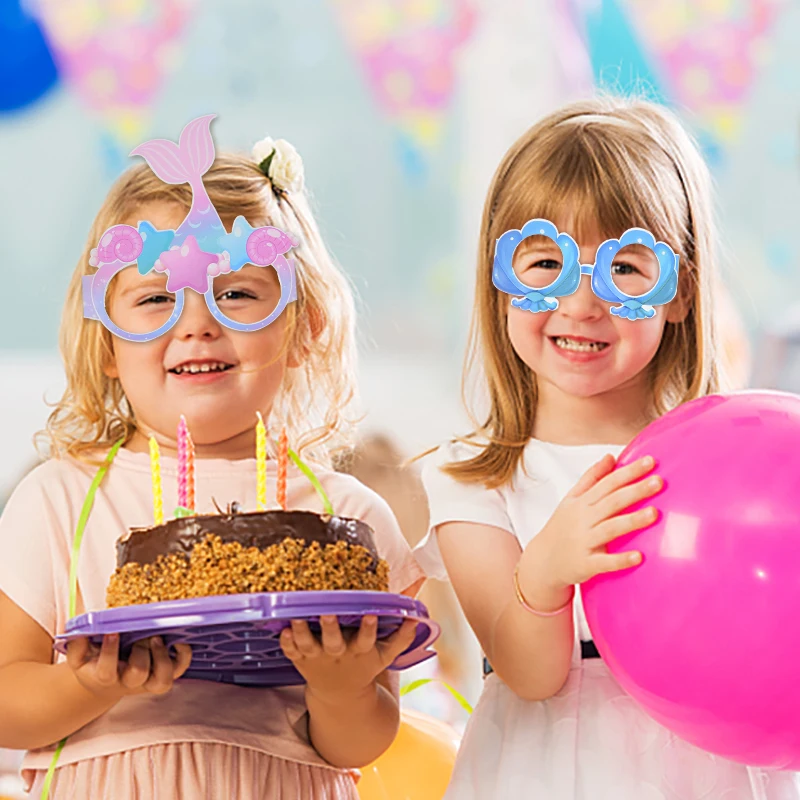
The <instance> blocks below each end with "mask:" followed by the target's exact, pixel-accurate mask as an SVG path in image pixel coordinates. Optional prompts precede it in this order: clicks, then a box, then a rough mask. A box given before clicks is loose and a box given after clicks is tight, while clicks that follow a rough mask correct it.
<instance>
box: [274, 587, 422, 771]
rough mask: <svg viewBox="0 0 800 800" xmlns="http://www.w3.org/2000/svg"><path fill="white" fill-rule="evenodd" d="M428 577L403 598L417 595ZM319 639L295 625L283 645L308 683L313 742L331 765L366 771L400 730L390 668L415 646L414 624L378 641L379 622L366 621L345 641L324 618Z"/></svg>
mask: <svg viewBox="0 0 800 800" xmlns="http://www.w3.org/2000/svg"><path fill="white" fill-rule="evenodd" d="M423 583H424V579H422V580H420V581H418V582H416V583H415V584H414V585H413V586H411V587H409V588H408V589H406V590H405V591H404V592H403V594H405V595H408V596H409V597H414V596H415V595H416V594H417V592H418V591H419V588H420V586H421V585H422V584H423ZM320 625H321V627H322V636H321V637H320V638H319V639H318V638H316V637H315V636H313V634H312V633H311V632H310V630H309V628H308V625H306V624H305V623H300V622H292V627H291V628H287V629H286V630H285V631H284V632H283V633H282V634H281V646H282V647H283V650H284V653H285V654H286V656H287V657H288V658H290V659H291V660H292V662H293V663H294V665H295V667H297V669H298V670H299V671H300V672H301V674H302V675H303V677H304V678H305V679H306V705H307V707H308V714H309V724H308V728H309V731H308V732H309V739H310V740H311V744H312V745H313V747H314V749H315V750H316V751H317V752H318V753H319V754H320V755H321V756H322V758H324V759H325V760H326V761H327V762H328V763H329V764H332V765H333V766H335V767H340V768H341V769H352V768H358V767H364V766H366V765H367V764H370V763H372V762H373V761H374V760H375V759H376V758H378V756H380V755H381V754H382V753H384V752H385V751H386V750H387V749H388V748H389V746H390V745H391V744H392V742H393V741H394V739H395V737H396V736H397V731H398V730H399V727H400V702H399V694H400V692H399V686H400V681H399V678H398V676H397V675H396V674H395V673H393V672H390V671H388V670H387V667H388V666H389V665H391V664H392V663H393V662H394V660H395V658H397V656H398V655H400V653H403V652H404V651H405V650H406V649H407V648H408V647H409V646H410V645H411V643H412V642H413V640H414V636H415V634H416V629H417V626H416V623H414V622H405V623H403V625H402V626H401V627H400V629H399V630H398V631H397V632H396V633H395V634H393V636H391V637H390V638H389V639H387V640H385V641H383V642H378V641H377V620H376V618H375V617H371V618H370V617H365V618H364V619H363V620H362V623H361V628H360V629H359V631H358V633H356V634H355V635H353V636H351V637H350V639H349V641H347V640H346V639H345V637H344V635H343V634H342V631H341V629H340V627H339V623H338V621H337V620H336V617H322V618H321V619H320Z"/></svg>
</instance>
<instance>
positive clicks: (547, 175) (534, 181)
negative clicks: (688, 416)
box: [444, 97, 722, 488]
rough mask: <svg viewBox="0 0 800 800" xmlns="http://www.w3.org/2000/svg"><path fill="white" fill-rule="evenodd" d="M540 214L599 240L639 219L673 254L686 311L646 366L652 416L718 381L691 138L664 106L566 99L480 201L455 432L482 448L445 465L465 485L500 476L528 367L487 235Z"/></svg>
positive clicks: (705, 209)
mask: <svg viewBox="0 0 800 800" xmlns="http://www.w3.org/2000/svg"><path fill="white" fill-rule="evenodd" d="M539 217H541V218H545V219H550V220H553V221H562V222H561V224H564V225H565V226H566V225H567V224H568V225H569V226H570V228H569V230H568V232H569V233H570V234H571V235H572V236H573V238H576V239H577V240H580V239H581V238H582V235H583V232H587V231H593V230H595V229H596V228H599V233H600V234H601V235H603V236H608V237H613V236H619V235H621V234H622V233H623V231H625V230H626V229H627V228H630V227H641V228H645V229H647V230H649V231H651V232H652V233H653V234H654V235H655V237H656V239H657V240H659V241H664V242H667V243H668V244H670V245H671V246H672V247H673V248H674V249H675V251H676V252H677V253H679V254H680V278H679V289H678V297H677V300H676V301H680V302H683V303H684V304H685V308H686V311H687V313H686V316H685V318H684V319H683V320H682V321H681V322H676V323H672V322H667V323H666V325H665V328H664V333H663V336H662V340H661V343H660V346H659V348H658V351H657V352H656V354H655V356H654V357H653V359H652V361H651V362H650V364H649V366H648V375H649V381H650V390H651V400H652V408H651V409H650V412H651V416H652V417H655V416H658V415H660V414H663V413H665V412H666V411H668V410H669V409H671V408H673V407H675V406H677V405H679V404H680V403H684V402H686V401H688V400H692V399H694V398H696V397H700V396H702V395H705V394H708V393H711V392H715V391H719V390H720V388H721V385H722V379H721V375H720V370H719V367H718V365H717V360H716V358H717V356H716V334H715V329H714V317H713V315H712V314H711V309H712V306H713V297H714V293H715V291H716V283H717V274H716V273H717V270H716V263H715V255H714V239H715V236H714V229H715V224H714V218H713V207H712V192H711V179H710V175H709V172H708V168H707V167H706V165H705V163H704V162H703V159H702V157H701V156H700V153H699V152H698V149H697V147H696V145H695V144H694V142H693V141H692V139H691V137H690V136H689V134H688V133H687V132H686V130H685V129H684V128H683V126H682V125H681V124H680V122H679V121H678V119H677V118H676V117H675V116H674V115H673V114H672V113H671V112H670V111H668V110H667V109H665V108H664V107H662V106H659V105H655V104H653V103H650V102H647V101H643V100H636V99H621V98H614V97H598V98H594V99H591V100H586V101H582V102H577V103H574V104H571V105H568V106H566V107H564V108H562V109H560V110H559V111H556V112H555V113H553V114H551V115H549V116H547V117H546V118H544V119H542V120H541V121H540V122H539V123H538V124H536V125H534V126H533V127H532V128H531V129H530V130H528V131H527V132H526V133H525V134H524V135H523V136H522V137H521V138H520V139H518V140H517V142H516V143H515V144H514V145H513V146H512V147H511V149H510V150H509V151H508V152H507V153H506V155H505V157H504V158H503V160H502V162H501V163H500V166H499V167H498V168H497V171H496V172H495V174H494V178H493V179H492V183H491V186H490V188H489V193H488V196H487V198H486V203H485V205H484V210H483V218H482V221H481V230H480V240H479V250H478V270H477V285H476V290H475V306H474V311H473V316H472V322H471V326H470V334H469V344H468V347H467V359H466V364H465V369H464V381H463V385H462V393H463V396H464V401H465V404H466V405H467V409H468V411H469V413H470V415H471V417H472V419H473V421H474V423H475V425H476V431H475V432H474V433H473V434H472V435H471V436H469V437H464V438H463V439H462V441H468V442H472V443H474V444H475V443H477V444H479V446H480V447H481V450H480V452H479V453H478V454H477V455H476V456H475V457H474V458H471V459H469V460H466V461H460V462H456V463H452V464H449V465H446V467H445V468H444V469H445V471H446V472H447V473H448V474H450V475H451V476H453V477H454V478H456V479H458V480H460V481H462V482H465V483H478V482H480V483H483V484H485V485H486V486H487V487H489V488H494V487H497V486H501V485H504V484H506V483H508V482H509V481H510V480H511V477H512V475H513V474H514V471H515V470H516V468H517V466H518V464H519V462H520V460H521V458H522V453H523V448H524V447H525V445H526V444H527V442H528V441H529V440H530V437H531V433H532V424H533V420H534V416H535V413H536V396H537V395H536V376H535V374H534V373H533V372H532V371H531V370H530V369H529V368H528V367H527V366H526V365H525V363H524V362H523V361H522V360H521V359H520V357H519V356H518V355H517V354H516V352H515V351H514V348H513V347H512V345H511V341H510V339H509V336H508V333H507V330H506V325H505V317H506V313H507V296H506V295H503V294H501V293H500V292H499V291H498V290H497V289H495V288H494V286H493V285H492V265H493V259H494V246H495V241H496V240H497V239H498V238H499V237H500V236H501V235H502V234H503V233H505V231H508V230H511V229H514V228H521V227H522V225H524V224H525V223H526V222H527V221H528V220H530V219H534V218H539ZM480 372H482V376H483V382H484V385H485V386H486V387H487V388H488V401H489V410H488V413H487V414H486V416H485V417H484V418H483V420H482V421H480V420H478V419H477V418H476V415H475V413H474V412H473V411H472V409H471V408H470V400H469V387H470V384H471V381H472V380H473V379H474V378H475V377H476V373H480Z"/></svg>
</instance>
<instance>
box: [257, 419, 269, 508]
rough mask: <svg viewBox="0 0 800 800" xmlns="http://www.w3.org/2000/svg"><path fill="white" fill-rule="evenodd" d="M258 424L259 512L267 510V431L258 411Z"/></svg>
mask: <svg viewBox="0 0 800 800" xmlns="http://www.w3.org/2000/svg"><path fill="white" fill-rule="evenodd" d="M257 414H258V422H257V423H256V507H257V508H258V510H259V511H264V510H266V508H267V430H266V428H265V427H264V420H263V419H262V417H261V412H260V411H258V412H257Z"/></svg>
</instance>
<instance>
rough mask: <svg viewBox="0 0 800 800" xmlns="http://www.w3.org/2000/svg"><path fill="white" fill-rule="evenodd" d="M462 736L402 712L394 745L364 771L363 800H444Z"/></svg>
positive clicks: (433, 721)
mask: <svg viewBox="0 0 800 800" xmlns="http://www.w3.org/2000/svg"><path fill="white" fill-rule="evenodd" d="M460 740H461V737H460V736H459V735H458V733H457V732H456V731H455V730H454V729H453V728H451V727H450V726H449V725H447V724H446V723H444V722H441V721H439V720H438V719H434V718H433V717H431V716H428V715H427V714H422V713H420V712H419V711H411V710H407V711H402V712H401V714H400V732H399V733H398V734H397V738H396V739H395V740H394V742H393V744H392V746H391V747H390V748H389V749H388V750H387V751H386V752H385V753H384V754H383V755H382V756H381V757H380V758H378V759H377V760H376V761H373V762H372V764H370V765H369V766H368V767H364V769H362V770H361V780H360V781H359V782H358V796H359V797H360V798H361V800H442V797H443V796H444V793H445V790H446V789H447V784H448V783H449V782H450V776H451V775H452V773H453V764H454V763H455V760H456V753H457V752H458V745H459V743H460Z"/></svg>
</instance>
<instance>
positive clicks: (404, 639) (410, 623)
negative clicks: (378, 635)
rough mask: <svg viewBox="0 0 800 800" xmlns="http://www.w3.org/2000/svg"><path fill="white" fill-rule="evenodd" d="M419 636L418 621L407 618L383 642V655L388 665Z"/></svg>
mask: <svg viewBox="0 0 800 800" xmlns="http://www.w3.org/2000/svg"><path fill="white" fill-rule="evenodd" d="M416 636H417V623H416V622H415V621H414V620H412V619H407V620H406V621H405V622H404V623H403V624H402V625H401V626H400V627H399V628H398V629H397V630H396V631H395V632H394V633H393V634H392V635H391V636H390V637H389V638H388V639H387V640H386V641H385V642H382V645H383V647H382V650H383V656H384V660H385V663H386V666H389V665H391V664H392V662H393V661H394V660H395V659H396V658H397V656H399V655H400V654H401V653H405V651H406V650H408V648H409V647H411V645H412V644H413V642H414V639H415V638H416Z"/></svg>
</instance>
